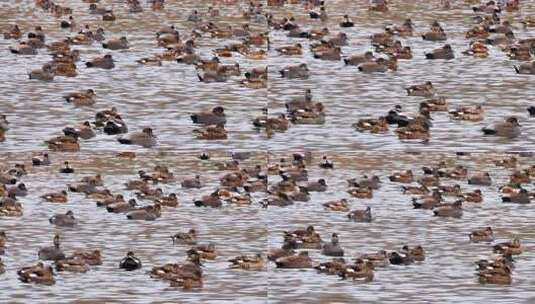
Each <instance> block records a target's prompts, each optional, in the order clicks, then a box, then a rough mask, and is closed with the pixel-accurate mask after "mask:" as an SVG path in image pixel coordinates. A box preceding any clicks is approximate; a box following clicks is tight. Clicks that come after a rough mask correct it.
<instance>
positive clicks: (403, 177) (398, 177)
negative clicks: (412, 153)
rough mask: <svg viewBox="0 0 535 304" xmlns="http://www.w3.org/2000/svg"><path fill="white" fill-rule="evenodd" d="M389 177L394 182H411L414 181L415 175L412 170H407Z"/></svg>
mask: <svg viewBox="0 0 535 304" xmlns="http://www.w3.org/2000/svg"><path fill="white" fill-rule="evenodd" d="M388 179H389V180H390V181H391V182H394V183H403V184H410V183H412V182H413V181H414V175H413V173H412V170H407V171H404V172H398V173H394V174H392V175H390V176H389V177H388Z"/></svg>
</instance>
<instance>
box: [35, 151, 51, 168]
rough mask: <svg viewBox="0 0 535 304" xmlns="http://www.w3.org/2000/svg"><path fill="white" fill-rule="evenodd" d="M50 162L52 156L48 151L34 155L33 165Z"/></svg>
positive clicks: (43, 164)
mask: <svg viewBox="0 0 535 304" xmlns="http://www.w3.org/2000/svg"><path fill="white" fill-rule="evenodd" d="M50 163H51V162H50V158H49V156H48V153H46V152H45V153H42V154H41V155H36V156H34V157H32V165H33V166H49V165H50Z"/></svg>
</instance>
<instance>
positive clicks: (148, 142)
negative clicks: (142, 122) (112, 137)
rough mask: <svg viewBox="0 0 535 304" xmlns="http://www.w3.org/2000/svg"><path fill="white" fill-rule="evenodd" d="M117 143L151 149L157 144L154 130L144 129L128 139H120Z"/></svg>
mask: <svg viewBox="0 0 535 304" xmlns="http://www.w3.org/2000/svg"><path fill="white" fill-rule="evenodd" d="M117 141H118V142H119V143H121V144H123V145H138V146H142V147H144V148H151V147H154V146H155V145H156V144H157V140H156V136H155V135H154V134H153V131H152V128H143V130H142V131H141V132H137V133H132V134H130V135H129V136H127V137H120V138H118V139H117Z"/></svg>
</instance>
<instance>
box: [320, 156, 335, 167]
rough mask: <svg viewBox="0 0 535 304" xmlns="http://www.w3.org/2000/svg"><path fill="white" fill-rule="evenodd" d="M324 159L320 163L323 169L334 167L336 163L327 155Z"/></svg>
mask: <svg viewBox="0 0 535 304" xmlns="http://www.w3.org/2000/svg"><path fill="white" fill-rule="evenodd" d="M321 159H322V161H321V162H320V163H319V165H318V166H319V167H320V168H322V169H334V163H333V162H332V161H330V160H329V159H328V158H327V155H324V156H323V157H322V158H321Z"/></svg>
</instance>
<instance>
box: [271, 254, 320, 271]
mask: <svg viewBox="0 0 535 304" xmlns="http://www.w3.org/2000/svg"><path fill="white" fill-rule="evenodd" d="M275 265H277V268H290V269H296V268H312V259H311V258H310V257H309V256H308V251H301V252H299V254H297V255H289V256H285V257H281V258H278V259H277V260H275Z"/></svg>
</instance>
